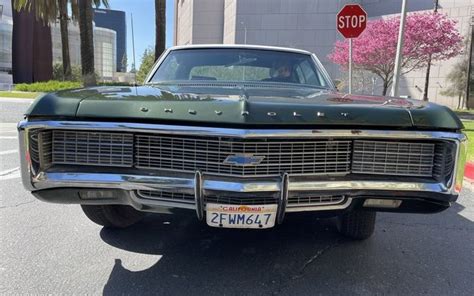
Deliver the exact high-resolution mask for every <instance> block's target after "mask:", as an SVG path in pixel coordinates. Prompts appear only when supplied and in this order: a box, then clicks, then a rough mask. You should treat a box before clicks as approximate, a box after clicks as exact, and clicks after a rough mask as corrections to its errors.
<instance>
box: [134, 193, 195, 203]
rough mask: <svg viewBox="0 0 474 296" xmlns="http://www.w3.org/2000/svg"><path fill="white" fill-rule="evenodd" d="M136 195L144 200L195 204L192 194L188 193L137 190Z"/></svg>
mask: <svg viewBox="0 0 474 296" xmlns="http://www.w3.org/2000/svg"><path fill="white" fill-rule="evenodd" d="M136 195H137V196H138V197H140V198H144V199H152V200H160V201H170V202H180V203H188V204H195V201H194V194H189V193H180V192H171V191H159V190H137V191H136Z"/></svg>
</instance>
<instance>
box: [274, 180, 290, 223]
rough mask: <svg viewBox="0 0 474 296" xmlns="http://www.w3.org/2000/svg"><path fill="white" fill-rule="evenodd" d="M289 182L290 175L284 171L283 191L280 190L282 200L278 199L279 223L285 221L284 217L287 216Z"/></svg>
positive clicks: (281, 186)
mask: <svg viewBox="0 0 474 296" xmlns="http://www.w3.org/2000/svg"><path fill="white" fill-rule="evenodd" d="M288 183H289V177H288V174H287V173H284V174H283V176H282V178H281V185H280V188H281V192H280V200H279V201H278V215H277V223H278V224H281V223H283V219H284V218H285V212H286V206H287V205H288Z"/></svg>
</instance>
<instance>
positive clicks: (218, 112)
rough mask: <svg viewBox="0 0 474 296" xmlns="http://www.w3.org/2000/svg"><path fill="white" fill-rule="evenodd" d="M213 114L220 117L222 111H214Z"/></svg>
mask: <svg viewBox="0 0 474 296" xmlns="http://www.w3.org/2000/svg"><path fill="white" fill-rule="evenodd" d="M214 112H215V113H216V115H222V111H220V110H214Z"/></svg>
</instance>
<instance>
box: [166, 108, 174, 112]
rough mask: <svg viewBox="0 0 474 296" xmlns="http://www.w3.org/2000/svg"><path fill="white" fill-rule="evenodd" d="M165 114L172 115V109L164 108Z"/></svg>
mask: <svg viewBox="0 0 474 296" xmlns="http://www.w3.org/2000/svg"><path fill="white" fill-rule="evenodd" d="M165 112H166V113H173V109H171V108H165Z"/></svg>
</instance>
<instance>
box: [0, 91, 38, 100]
mask: <svg viewBox="0 0 474 296" xmlns="http://www.w3.org/2000/svg"><path fill="white" fill-rule="evenodd" d="M40 94H41V93H40V92H24V91H0V98H20V99H34V98H36V97H37V96H39V95H40Z"/></svg>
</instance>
